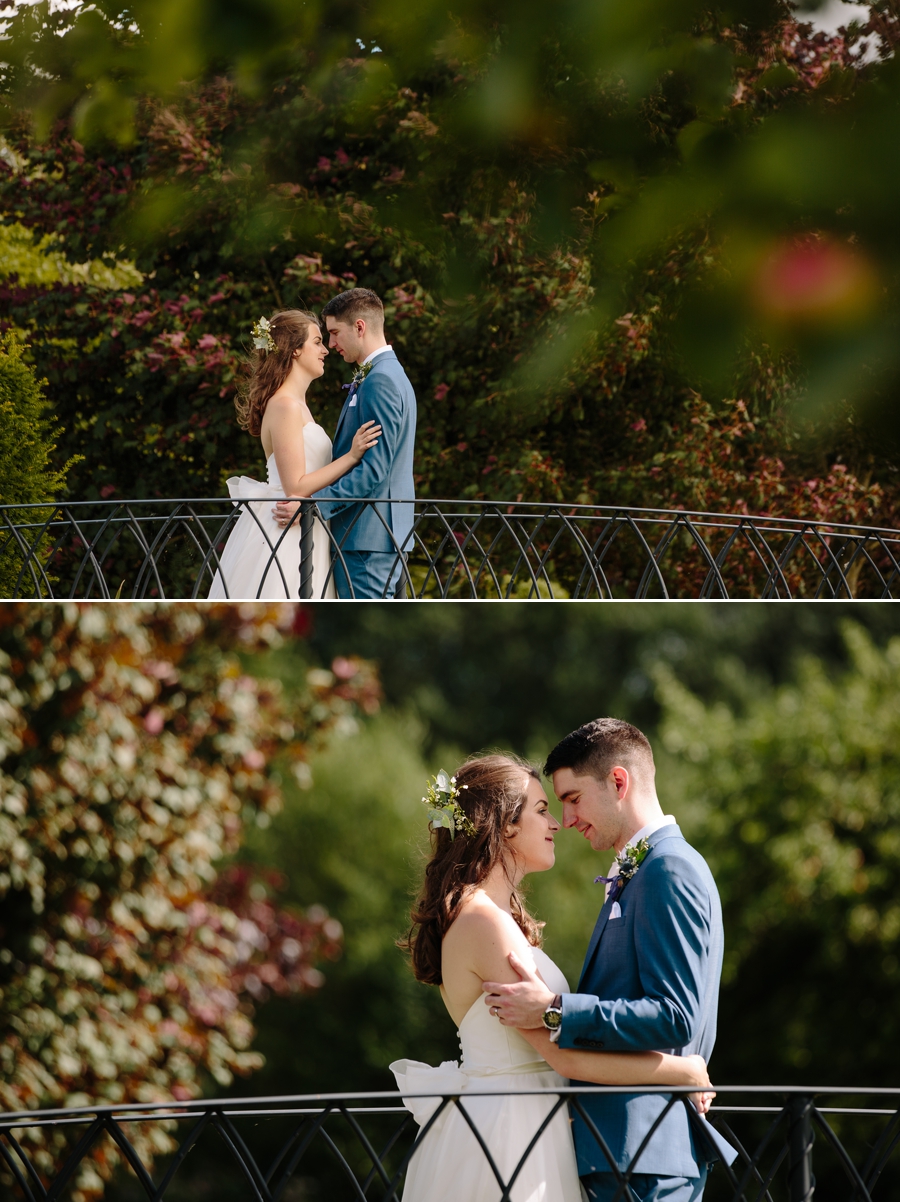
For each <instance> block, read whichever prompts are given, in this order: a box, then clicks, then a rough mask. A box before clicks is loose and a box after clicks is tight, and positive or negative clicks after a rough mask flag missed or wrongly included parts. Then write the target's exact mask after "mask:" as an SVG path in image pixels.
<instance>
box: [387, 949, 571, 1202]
mask: <svg viewBox="0 0 900 1202" xmlns="http://www.w3.org/2000/svg"><path fill="white" fill-rule="evenodd" d="M532 951H533V953H534V960H535V964H536V966H537V968H538V970H539V971H540V974H541V976H542V977H543V978H544V981H545V982H546V984H547V987H548V988H549V989H552V990H553V992H554V993H568V992H569V986H568V984H567V983H566V979H565V977H564V976H563V974H562V973H561V972H560V970H559V969H558V968H557V967H556V965H555V964H554V963H553V961H552V960H551V959H550V957H549V956H548V955H546V953H545V952H542V951H541V950H540V948H533V949H532ZM459 1043H460V1048H461V1049H462V1063H461V1064H458V1063H457V1062H456V1061H455V1060H448V1061H445V1062H444V1063H443V1064H442V1065H441V1066H440V1068H432V1067H431V1066H430V1065H427V1064H422V1063H420V1062H419V1061H417V1060H396V1061H394V1063H393V1064H392V1065H391V1070H392V1071H393V1073H394V1076H395V1077H396V1078H397V1087H398V1088H399V1090H400V1092H401V1093H402V1094H403V1095H404V1097H403V1104H404V1105H405V1106H406V1107H407V1109H408V1110H411V1111H412V1114H413V1117H414V1118H415V1120H416V1122H417V1123H418V1124H419V1126H420V1127H423V1126H424V1125H425V1123H427V1122H428V1120H429V1119H430V1118H431V1116H432V1115H433V1114H434V1112H435V1110H436V1109H437V1107H438V1104H439V1101H440V1099H439V1098H435V1097H408V1096H407V1095H408V1094H427V1093H428V1091H429V1090H435V1091H437V1092H438V1093H439V1094H460V1095H463V1096H462V1097H461V1098H460V1104H461V1105H462V1106H464V1107H465V1108H466V1111H467V1113H468V1114H469V1116H470V1117H471V1119H472V1122H473V1123H474V1125H475V1126H476V1127H477V1129H478V1131H479V1132H480V1134H481V1137H482V1139H483V1140H484V1142H485V1143H486V1144H487V1146H488V1148H489V1149H490V1152H491V1156H492V1157H493V1158H494V1162H495V1164H496V1165H497V1168H498V1170H499V1172H500V1173H501V1175H502V1177H503V1179H504V1182H508V1181H509V1179H510V1177H511V1176H512V1174H513V1172H514V1171H515V1168H516V1165H517V1164H518V1163H519V1160H520V1159H521V1157H522V1156H523V1154H524V1153H525V1150H526V1148H527V1147H528V1145H529V1143H530V1142H531V1140H532V1138H533V1137H534V1135H535V1134H536V1132H537V1130H538V1128H539V1127H540V1125H541V1123H542V1122H543V1121H544V1119H545V1118H546V1117H547V1115H548V1114H549V1113H550V1110H551V1109H552V1108H553V1104H554V1103H555V1102H556V1100H557V1095H556V1094H555V1093H553V1092H551V1091H552V1090H553V1087H554V1086H560V1085H568V1082H567V1081H565V1080H563V1078H562V1077H560V1076H558V1075H557V1074H556V1073H555V1072H554V1071H553V1069H552V1068H550V1066H549V1064H547V1062H546V1061H545V1060H544V1059H542V1057H540V1056H539V1055H538V1053H537V1052H536V1051H535V1050H534V1048H532V1047H531V1045H530V1044H528V1043H526V1041H525V1040H524V1039H523V1038H522V1036H521V1035H520V1034H519V1032H518V1031H516V1030H514V1029H513V1028H512V1027H504V1026H503V1025H502V1024H501V1023H500V1022H499V1021H498V1020H497V1019H496V1018H494V1016H493V1015H492V1014H491V1012H490V1010H489V1009H488V1007H487V1006H486V1005H485V1004H484V999H483V998H478V1000H477V1001H475V1002H474V1003H473V1004H472V1007H471V1009H470V1010H469V1011H468V1013H467V1014H466V1015H465V1017H464V1018H463V1020H462V1022H461V1023H460V1025H459ZM504 1089H541V1090H547V1091H548V1095H547V1097H538V1096H535V1095H532V1096H530V1097H502V1096H495V1097H479V1096H478V1095H479V1093H480V1092H482V1091H486V1090H504ZM500 1196H501V1189H500V1186H499V1185H498V1184H497V1178H496V1177H495V1176H494V1174H493V1172H492V1171H491V1168H490V1165H489V1164H488V1161H487V1159H486V1158H485V1155H484V1152H483V1151H482V1150H481V1147H480V1145H479V1144H478V1141H477V1140H476V1139H475V1136H474V1135H473V1134H472V1131H471V1129H470V1127H469V1125H468V1123H467V1122H466V1120H465V1119H464V1118H463V1116H462V1115H461V1114H460V1113H459V1111H458V1110H457V1108H456V1106H455V1104H454V1103H453V1102H450V1103H449V1104H448V1106H447V1107H446V1108H445V1109H444V1111H443V1113H442V1114H441V1115H440V1116H439V1117H438V1119H437V1121H436V1122H435V1124H434V1126H433V1127H432V1128H431V1130H430V1131H429V1132H428V1134H427V1135H426V1136H425V1139H424V1140H423V1141H422V1144H421V1146H420V1147H419V1148H418V1150H417V1151H416V1153H415V1155H414V1156H413V1158H412V1160H411V1161H410V1165H409V1169H408V1172H407V1176H406V1185H405V1187H404V1190H403V1202H499V1199H500ZM582 1197H583V1195H582V1192H581V1186H580V1183H579V1180H578V1170H577V1167H576V1162H575V1148H574V1145H573V1143H572V1130H571V1126H570V1123H569V1113H568V1107H567V1106H565V1105H563V1106H562V1107H561V1109H560V1110H558V1111H557V1113H556V1114H555V1115H554V1117H553V1119H552V1120H551V1121H550V1124H549V1125H548V1127H547V1129H546V1130H545V1131H544V1133H543V1135H542V1136H541V1138H540V1139H539V1140H538V1142H537V1144H536V1145H535V1146H534V1148H533V1149H532V1151H531V1152H530V1154H529V1156H528V1159H527V1160H526V1161H525V1164H524V1165H523V1166H522V1170H521V1172H520V1173H519V1175H518V1177H517V1178H516V1181H515V1184H514V1185H513V1188H512V1191H511V1198H512V1202H581V1199H582Z"/></svg>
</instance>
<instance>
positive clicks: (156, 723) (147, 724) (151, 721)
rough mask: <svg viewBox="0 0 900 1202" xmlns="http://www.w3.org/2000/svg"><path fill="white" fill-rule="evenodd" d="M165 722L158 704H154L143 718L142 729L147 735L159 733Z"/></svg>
mask: <svg viewBox="0 0 900 1202" xmlns="http://www.w3.org/2000/svg"><path fill="white" fill-rule="evenodd" d="M165 724H166V720H165V715H164V714H163V712H162V710H161V709H160V708H159V707H158V706H154V707H153V709H152V710H150V711H149V712H148V713H147V715H146V717H145V718H144V730H145V731H146V732H147V734H148V735H158V734H161V733H162V729H163V727H164V726H165Z"/></svg>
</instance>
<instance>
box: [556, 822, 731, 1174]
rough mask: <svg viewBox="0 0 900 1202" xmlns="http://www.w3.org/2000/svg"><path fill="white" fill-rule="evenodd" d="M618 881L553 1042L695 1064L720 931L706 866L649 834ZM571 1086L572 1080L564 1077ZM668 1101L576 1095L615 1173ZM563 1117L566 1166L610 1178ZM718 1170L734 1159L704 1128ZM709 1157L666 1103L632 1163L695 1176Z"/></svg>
mask: <svg viewBox="0 0 900 1202" xmlns="http://www.w3.org/2000/svg"><path fill="white" fill-rule="evenodd" d="M649 842H650V851H649V852H648V853H647V856H646V857H645V859H644V861H643V863H642V864H641V865H640V867H639V868H638V870H637V872H636V873H635V875H634V876H633V877H632V879H631V880H630V881H629V882H628V883H627V884H626V886H625V888H624V890H623V891H622V894H621V896H620V897H619V906H620V908H621V911H622V915H621V917H620V918H611V917H610V913H611V910H612V903H611V902H610V901H609V900H607V901H606V902H605V903H604V905H603V908H602V909H601V911H600V916H599V918H598V919H597V924H596V926H595V927H594V933H593V936H592V937H591V942H590V945H589V946H588V951H587V956H586V957H585V961H584V968H583V969H582V973H581V980H580V982H579V985H578V992H577V993H568V994H564V995H563V999H562V1014H563V1018H562V1029H561V1032H560V1039H559V1043H560V1047H566V1048H581V1049H593V1050H596V1051H601V1050H602V1051H608V1052H645V1051H658V1052H672V1053H674V1054H675V1055H685V1056H687V1055H692V1054H693V1053H695V1052H699V1054H700V1055H701V1056H703V1057H704V1058H705V1059H706V1060H707V1061H708V1060H709V1057H710V1054H711V1053H712V1050H713V1044H714V1043H715V1038H716V1015H717V1010H718V996H719V978H720V976H721V972H722V953H723V947H724V936H723V929H722V908H721V905H720V903H719V894H718V890H717V889H716V884H715V881H714V880H713V877H712V873H711V872H710V871H709V868H708V866H707V864H706V861H705V860H704V859H703V857H702V856H701V855H700V854H699V852H697V851H695V850H694V848H693V847H691V846H690V844H689V843H687V842H686V840H685V839H684V837H683V836H682V834H681V831H680V830H679V828H678V827H677V826H676V825H674V824H672V825H669V826H664V827H661V828H660V829H659V830H658V831H656V832H655V833H654V834H652V835H651V836H650V839H649ZM573 1084H579V1082H573ZM669 1096H670V1095H663V1094H639V1093H638V1094H628V1095H624V1094H619V1095H612V1094H608V1095H605V1096H600V1095H594V1096H593V1097H583V1098H582V1099H581V1102H582V1105H583V1106H584V1109H585V1111H586V1112H587V1113H588V1114H589V1115H590V1117H591V1119H592V1120H593V1122H594V1123H595V1124H596V1126H597V1129H598V1131H599V1132H600V1134H601V1135H602V1136H603V1138H604V1139H605V1140H606V1143H607V1144H608V1146H609V1149H610V1151H611V1153H612V1156H613V1159H614V1160H615V1162H616V1165H617V1166H618V1168H620V1169H625V1168H626V1167H627V1166H628V1165H629V1164H630V1163H631V1161H632V1160H633V1159H634V1156H635V1155H636V1153H637V1151H638V1148H639V1147H640V1145H641V1143H642V1141H643V1139H644V1137H645V1136H646V1135H647V1133H648V1132H649V1130H650V1128H651V1127H652V1125H653V1123H654V1121H655V1119H656V1118H657V1117H658V1116H659V1114H661V1112H662V1111H663V1110H664V1108H665V1103H666V1102H667V1101H668V1098H669ZM573 1113H574V1135H575V1148H576V1151H577V1154H578V1171H579V1173H581V1174H582V1175H584V1174H586V1173H591V1172H600V1173H602V1172H611V1171H612V1170H611V1168H610V1166H609V1164H608V1162H607V1160H606V1157H605V1156H604V1155H603V1152H602V1151H601V1150H600V1148H599V1146H598V1144H597V1141H596V1140H595V1139H594V1137H593V1136H592V1135H591V1133H590V1130H589V1128H588V1126H587V1124H586V1123H585V1122H584V1120H583V1119H582V1118H581V1117H580V1116H579V1115H578V1114H577V1112H573ZM704 1128H705V1130H707V1131H708V1132H709V1133H710V1135H711V1136H713V1141H714V1144H715V1147H716V1150H717V1151H718V1154H719V1155H720V1156H721V1157H722V1158H723V1159H725V1160H726V1161H727V1162H728V1163H731V1161H732V1160H733V1159H734V1157H735V1155H736V1153H735V1151H734V1149H733V1148H731V1146H730V1145H729V1144H728V1143H727V1142H726V1141H725V1140H724V1139H723V1138H722V1137H721V1136H719V1135H718V1134H717V1133H716V1132H715V1130H714V1128H713V1127H712V1126H710V1125H709V1124H708V1123H705V1124H704ZM714 1159H716V1152H715V1151H713V1150H712V1149H711V1148H709V1147H708V1146H706V1143H705V1141H702V1140H700V1139H696V1137H695V1136H694V1135H693V1133H692V1132H691V1129H690V1123H689V1119H688V1115H687V1111H686V1109H685V1106H684V1104H683V1103H682V1102H680V1101H677V1102H676V1104H675V1105H674V1106H673V1108H672V1110H671V1111H670V1112H669V1114H668V1115H667V1116H666V1118H665V1119H664V1120H663V1122H662V1123H661V1124H660V1126H659V1127H658V1128H657V1130H656V1132H655V1133H654V1135H653V1138H652V1139H651V1140H650V1142H649V1144H648V1146H647V1147H646V1148H645V1149H644V1151H643V1152H642V1153H641V1156H640V1159H639V1161H638V1163H637V1165H636V1166H634V1167H635V1171H636V1172H638V1173H650V1174H654V1175H658V1176H673V1177H698V1176H700V1168H699V1166H700V1165H702V1164H706V1163H708V1162H710V1161H712V1160H714Z"/></svg>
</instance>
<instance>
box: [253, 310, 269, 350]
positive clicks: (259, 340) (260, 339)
mask: <svg viewBox="0 0 900 1202" xmlns="http://www.w3.org/2000/svg"><path fill="white" fill-rule="evenodd" d="M250 332H251V334H252V335H253V345H254V346H255V347H256V349H257V350H258V351H274V350H275V339H274V338H273V337H272V326H271V324H270V322H269V319H268V317H261V318H260V319H259V321H257V322H254V323H253V329H252V330H251V331H250Z"/></svg>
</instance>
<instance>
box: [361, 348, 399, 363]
mask: <svg viewBox="0 0 900 1202" xmlns="http://www.w3.org/2000/svg"><path fill="white" fill-rule="evenodd" d="M393 349H394V348H393V347H392V346H391V344H390V343H388V344H387V346H379V347H376V349H375V350H374V351H372V353H371V355H366V357H365V359H363V361H362V363H360V367H365V365H366V364H367V363H371V362H372V360H373V359H374V358H375V356H376V355H383V354H384V352H385V351H392V350H393Z"/></svg>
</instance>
